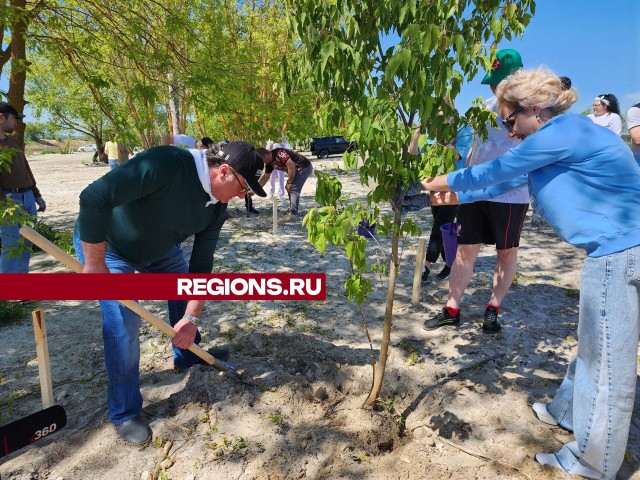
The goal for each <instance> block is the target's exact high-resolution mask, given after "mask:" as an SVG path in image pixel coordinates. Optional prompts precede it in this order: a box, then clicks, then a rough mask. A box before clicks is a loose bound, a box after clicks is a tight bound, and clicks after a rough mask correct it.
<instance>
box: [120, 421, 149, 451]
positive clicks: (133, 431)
mask: <svg viewBox="0 0 640 480" xmlns="http://www.w3.org/2000/svg"><path fill="white" fill-rule="evenodd" d="M116 433H117V434H118V436H119V437H120V438H121V439H122V440H123V441H124V442H125V443H127V444H129V445H144V444H145V443H147V442H149V440H151V428H149V424H148V423H147V421H146V420H145V419H144V418H143V417H142V414H140V415H136V416H135V417H133V418H132V419H131V420H127V421H126V422H124V423H121V424H120V425H116Z"/></svg>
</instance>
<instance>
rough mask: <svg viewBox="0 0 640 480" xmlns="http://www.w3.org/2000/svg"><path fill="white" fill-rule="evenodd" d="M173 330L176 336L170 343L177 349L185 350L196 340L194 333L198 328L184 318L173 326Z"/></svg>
mask: <svg viewBox="0 0 640 480" xmlns="http://www.w3.org/2000/svg"><path fill="white" fill-rule="evenodd" d="M173 329H174V330H175V332H176V336H175V337H173V339H172V340H171V342H172V343H173V344H174V345H175V346H176V347H178V348H182V349H187V348H189V347H190V346H191V345H193V341H194V340H195V339H196V331H197V330H198V328H197V327H196V326H195V325H194V324H193V323H191V322H190V321H189V320H187V319H186V318H183V319H182V320H180V321H179V322H178V323H176V324H175V326H174V327H173Z"/></svg>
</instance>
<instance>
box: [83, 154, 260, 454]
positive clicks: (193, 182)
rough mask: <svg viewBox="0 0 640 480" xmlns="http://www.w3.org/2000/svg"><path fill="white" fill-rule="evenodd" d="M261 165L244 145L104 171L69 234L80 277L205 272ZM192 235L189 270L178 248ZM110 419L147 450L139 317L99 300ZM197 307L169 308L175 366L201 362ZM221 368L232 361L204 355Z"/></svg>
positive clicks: (172, 304) (220, 353) (86, 193)
mask: <svg viewBox="0 0 640 480" xmlns="http://www.w3.org/2000/svg"><path fill="white" fill-rule="evenodd" d="M263 169H264V162H263V161H262V158H261V157H260V156H259V155H258V154H257V152H256V150H255V149H254V147H253V145H250V144H248V143H245V142H231V143H229V144H214V145H212V146H211V147H209V149H208V150H206V152H205V151H203V150H196V149H193V150H187V149H184V148H180V147H175V146H160V147H154V148H150V149H148V150H145V151H144V152H142V153H140V154H138V155H137V156H135V157H134V158H132V159H131V160H129V161H128V162H127V163H125V164H124V165H122V166H121V167H119V168H116V169H115V170H111V171H109V172H108V173H107V174H106V175H104V176H103V177H102V178H100V179H98V180H96V181H95V182H93V183H92V184H90V185H89V186H88V187H86V188H85V189H84V190H83V191H82V193H81V194H80V213H79V216H78V220H77V222H76V228H75V232H74V246H75V248H76V254H77V256H78V258H79V259H80V261H81V262H82V263H83V264H84V268H83V273H134V272H141V273H187V272H189V273H211V269H212V267H213V254H214V252H215V249H216V244H217V242H218V237H219V235H220V229H221V228H222V225H223V224H224V221H225V218H226V215H225V213H226V210H227V202H229V200H231V199H232V198H234V197H238V198H244V196H245V195H246V194H247V193H249V192H253V193H255V194H256V195H259V196H261V197H266V193H265V191H264V190H263V188H262V186H261V185H260V183H259V179H260V177H261V176H262V172H263ZM192 235H193V236H194V242H193V249H192V252H191V256H190V259H189V264H188V265H187V263H186V261H185V258H184V255H183V253H182V251H181V249H180V246H179V245H180V243H181V242H183V241H184V240H186V239H187V238H189V237H190V236H192ZM100 306H101V308H102V325H103V340H104V355H105V365H106V369H107V376H108V379H109V389H108V410H109V419H110V420H111V422H112V423H113V424H114V425H115V427H116V432H117V434H118V435H119V437H120V438H122V439H123V440H124V441H125V442H126V443H129V444H133V445H141V444H145V443H146V442H148V441H149V439H150V438H151V430H150V428H149V426H148V423H147V421H146V420H145V419H144V418H143V416H142V395H141V393H140V385H139V383H140V374H139V362H140V340H139V338H138V335H139V330H140V318H139V317H138V316H137V315H135V314H134V313H133V312H131V311H130V310H129V309H127V308H125V307H123V306H122V305H120V304H119V303H118V302H116V301H108V300H101V301H100ZM203 307H204V302H203V301H200V300H191V301H189V302H185V301H169V302H168V312H169V321H170V324H171V326H172V327H173V328H174V330H175V332H176V335H175V337H174V338H173V340H172V343H173V352H174V357H173V359H174V365H175V367H176V368H181V369H182V368H189V367H190V366H192V365H194V364H196V363H201V362H200V359H199V357H197V356H196V355H194V354H193V353H192V352H191V351H189V350H187V349H188V348H189V346H191V345H192V344H193V343H196V344H197V343H199V342H200V339H201V337H200V333H199V332H198V328H197V325H198V322H199V320H200V316H201V313H202V309H203ZM210 353H211V354H212V355H214V356H215V357H217V358H220V359H222V360H224V359H226V357H228V355H229V352H228V351H226V350H223V349H214V350H213V351H212V350H210Z"/></svg>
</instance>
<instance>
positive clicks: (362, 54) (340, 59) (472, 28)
mask: <svg viewBox="0 0 640 480" xmlns="http://www.w3.org/2000/svg"><path fill="white" fill-rule="evenodd" d="M287 7H288V13H289V16H288V19H289V27H290V33H291V34H292V35H293V36H294V37H293V38H299V40H300V42H301V44H302V46H304V48H303V49H301V55H300V57H299V58H300V61H299V62H298V63H297V65H296V68H295V69H294V70H293V72H292V74H291V75H290V76H289V79H288V80H289V82H290V83H294V81H295V80H296V79H300V78H305V79H307V80H308V81H310V82H311V85H312V86H313V88H314V89H316V90H317V91H318V92H320V93H321V94H323V95H324V98H325V99H330V100H331V101H333V102H334V105H337V106H336V107H335V108H334V109H333V110H330V111H328V112H326V115H325V118H324V121H325V122H326V124H327V125H339V124H340V123H341V122H343V121H344V118H345V115H344V114H345V112H349V113H350V114H351V120H350V122H349V132H350V133H351V136H352V137H353V138H354V139H356V140H357V141H358V146H359V149H360V154H361V155H357V154H345V156H344V161H345V166H346V167H347V168H351V169H353V168H356V167H357V168H358V169H359V173H360V182H361V183H362V185H363V186H365V187H368V186H371V188H370V191H369V193H368V194H367V198H366V202H364V203H362V202H354V203H351V204H345V202H343V201H341V199H340V193H341V184H340V181H339V180H338V179H337V178H333V177H330V176H329V175H325V174H318V188H317V192H316V200H317V201H318V203H320V205H322V206H321V207H320V208H317V209H312V210H311V211H310V212H309V213H308V214H307V215H306V217H305V219H304V224H305V225H306V227H307V229H308V237H309V240H310V241H311V242H312V243H314V244H315V245H316V247H317V248H319V249H320V250H321V251H323V252H324V250H325V248H326V246H327V245H328V244H332V245H339V246H341V247H343V248H344V250H345V253H346V255H347V257H348V258H349V260H350V262H351V265H352V269H353V273H352V275H350V276H349V277H348V278H347V280H346V282H345V289H346V291H347V295H348V296H349V299H350V300H352V301H356V302H357V303H358V304H359V306H360V312H361V314H362V308H361V304H362V303H363V302H364V299H365V298H366V296H367V294H368V293H369V292H370V290H371V283H370V281H369V280H368V278H367V277H366V275H365V272H366V271H367V270H369V268H372V267H373V269H374V270H376V271H380V270H383V271H386V272H388V283H387V297H386V306H385V318H384V326H383V336H382V343H381V345H380V354H379V358H378V361H377V363H376V362H375V358H374V356H373V354H372V370H373V382H372V387H371V391H370V393H369V396H368V398H367V399H366V401H365V404H366V405H368V406H373V405H374V404H375V403H376V401H378V399H379V398H380V392H381V389H382V383H383V380H384V372H385V366H386V359H387V353H388V347H389V342H390V338H391V328H392V322H393V299H394V294H395V282H396V277H397V274H398V269H399V267H400V258H399V245H400V239H401V237H403V236H405V235H410V234H415V233H417V232H419V228H418V227H417V225H416V224H415V223H414V222H413V221H410V220H409V221H407V220H404V221H403V218H402V207H401V202H400V200H401V198H402V196H403V195H402V192H403V188H406V187H408V186H409V185H410V184H412V183H413V182H416V181H418V180H420V179H422V178H425V177H427V176H430V175H434V174H437V173H439V172H442V171H444V170H445V169H446V168H447V167H448V166H449V165H450V164H451V162H452V161H453V158H452V153H451V152H450V150H451V149H447V148H446V146H445V144H446V143H448V140H449V139H451V138H453V137H454V136H455V132H456V130H457V128H458V126H459V125H460V123H461V122H468V123H470V124H471V125H472V126H473V127H475V128H476V129H477V130H478V131H480V132H483V131H484V132H485V133H486V128H485V123H486V121H487V120H488V119H489V118H490V114H489V113H488V112H487V111H485V110H483V109H482V108H481V105H480V103H479V99H476V102H475V103H474V105H473V106H472V107H471V108H470V109H469V110H467V112H466V113H465V115H464V117H463V118H461V117H460V116H459V115H458V114H457V113H456V112H454V111H453V110H452V108H451V107H449V105H447V104H446V103H445V102H444V100H443V99H444V97H445V96H449V98H450V99H451V100H452V101H453V102H455V98H456V96H457V95H458V94H459V92H460V88H461V86H462V84H463V83H464V82H468V81H470V80H472V79H473V78H474V77H475V76H476V75H477V74H478V72H479V71H481V70H483V71H484V70H486V71H488V70H490V68H491V54H492V53H493V52H494V51H495V50H496V45H497V44H498V43H499V42H500V41H501V40H502V39H503V38H507V39H510V38H511V37H512V36H513V35H514V34H522V33H523V31H524V28H525V26H526V25H527V24H528V22H529V20H530V18H531V14H532V13H533V10H534V7H535V5H534V2H533V1H531V0H521V1H503V0H478V1H477V2H472V1H469V0H453V1H447V2H443V1H436V2H434V1H418V0H408V1H405V0H402V1H390V2H365V3H362V2H357V1H354V0H337V1H331V2H320V3H318V2H315V1H313V0H288V1H287ZM392 33H394V34H397V35H398V37H399V41H398V43H397V44H396V45H393V46H390V47H387V48H384V47H383V44H382V39H381V36H388V35H390V34H392ZM487 44H489V45H490V47H486V46H485V45H487ZM340 107H341V108H340ZM439 109H441V110H442V111H443V112H444V115H443V116H439V115H438V114H437V112H438V110H439ZM447 117H450V118H453V120H454V121H453V122H452V123H446V122H445V121H444V119H445V118H447ZM417 122H420V123H421V124H422V125H424V126H426V128H427V138H428V139H430V140H432V141H433V143H432V144H430V145H426V144H425V140H426V138H423V139H422V142H423V144H425V147H426V148H425V150H426V151H425V152H424V153H423V154H422V156H416V157H414V156H411V155H408V154H407V147H408V143H409V138H410V134H411V129H412V127H413V126H414V124H415V123H417ZM385 203H388V204H390V206H391V210H392V214H391V215H386V214H384V215H383V214H381V213H380V212H381V208H380V207H381V205H383V204H385ZM367 218H371V219H373V221H375V222H376V223H377V224H378V230H379V231H380V232H382V233H384V234H387V235H389V237H390V240H391V252H390V255H389V257H388V261H386V262H385V263H386V265H384V264H383V265H373V266H369V265H368V262H367V256H366V254H365V248H366V244H367V243H366V241H365V240H364V238H362V237H359V236H358V235H357V233H356V227H357V225H358V223H359V222H360V221H362V220H363V219H367ZM362 317H363V322H364V321H365V318H364V314H362ZM365 327H366V322H365Z"/></svg>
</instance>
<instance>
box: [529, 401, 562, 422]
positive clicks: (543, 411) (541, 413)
mask: <svg viewBox="0 0 640 480" xmlns="http://www.w3.org/2000/svg"><path fill="white" fill-rule="evenodd" d="M531 408H532V409H533V411H534V412H535V414H536V417H538V420H540V421H541V422H544V423H546V424H548V425H554V426H555V425H558V422H557V420H556V419H555V418H553V416H552V415H551V414H550V413H549V409H548V408H547V404H546V403H541V402H536V403H534V404H533V405H531Z"/></svg>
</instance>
